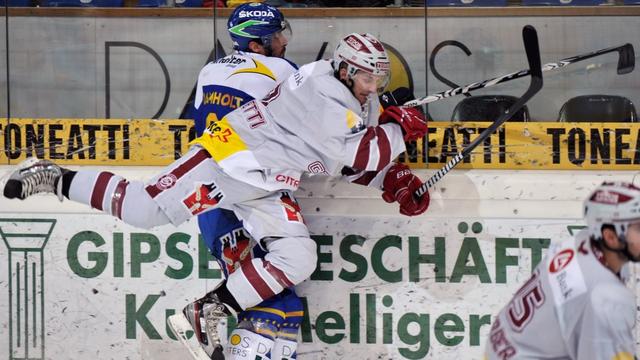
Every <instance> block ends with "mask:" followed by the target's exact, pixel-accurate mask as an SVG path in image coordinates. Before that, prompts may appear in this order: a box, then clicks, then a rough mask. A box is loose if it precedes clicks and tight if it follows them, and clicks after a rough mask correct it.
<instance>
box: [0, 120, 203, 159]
mask: <svg viewBox="0 0 640 360" xmlns="http://www.w3.org/2000/svg"><path fill="white" fill-rule="evenodd" d="M0 131H1V133H2V134H3V136H1V137H0V142H1V143H2V148H3V149H4V151H3V152H2V153H0V162H2V163H3V164H6V163H7V162H9V163H11V164H15V163H16V162H18V161H21V160H23V159H25V158H27V157H31V156H37V157H39V158H43V159H50V160H53V161H55V162H56V163H59V164H66V165H69V164H73V165H100V164H102V165H109V166H119V165H138V166H145V165H167V164H169V163H171V162H172V161H174V160H175V159H177V158H178V157H180V154H181V153H182V152H183V151H184V150H186V149H187V144H188V142H189V139H190V138H191V139H192V138H193V137H194V136H195V129H194V127H193V121H191V120H151V119H15V118H12V119H10V121H9V120H7V119H6V118H5V119H2V120H0Z"/></svg>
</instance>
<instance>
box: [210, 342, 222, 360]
mask: <svg viewBox="0 0 640 360" xmlns="http://www.w3.org/2000/svg"><path fill="white" fill-rule="evenodd" d="M211 360H224V351H223V350H222V346H220V345H218V346H216V348H215V349H214V350H213V354H211Z"/></svg>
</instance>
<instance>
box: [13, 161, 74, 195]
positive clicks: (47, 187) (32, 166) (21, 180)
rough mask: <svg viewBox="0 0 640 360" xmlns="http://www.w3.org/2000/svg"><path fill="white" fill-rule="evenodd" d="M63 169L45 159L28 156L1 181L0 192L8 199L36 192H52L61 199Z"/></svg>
mask: <svg viewBox="0 0 640 360" xmlns="http://www.w3.org/2000/svg"><path fill="white" fill-rule="evenodd" d="M64 171H65V170H64V169H62V168H61V167H60V166H58V165H56V164H54V163H52V162H51V161H47V160H40V159H37V158H29V159H27V160H25V161H23V162H21V163H20V164H18V168H17V169H16V170H14V171H13V172H12V173H11V174H10V175H9V176H8V177H7V178H5V179H3V181H2V192H3V194H4V196H5V197H7V198H9V199H20V200H24V199H26V198H27V197H29V196H31V195H33V194H37V193H42V192H46V193H52V194H56V195H57V196H58V199H59V200H60V201H62V181H59V180H60V178H61V177H62V174H63V173H64Z"/></svg>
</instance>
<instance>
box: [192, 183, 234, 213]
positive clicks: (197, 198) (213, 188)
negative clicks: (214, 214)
mask: <svg viewBox="0 0 640 360" xmlns="http://www.w3.org/2000/svg"><path fill="white" fill-rule="evenodd" d="M223 198H224V194H223V193H222V191H221V190H220V188H219V187H218V186H217V185H216V183H214V182H212V183H209V184H201V185H200V186H198V188H197V189H196V191H194V192H193V193H191V194H190V195H189V196H187V197H186V198H185V199H184V200H182V202H183V203H184V205H185V206H186V207H187V208H188V209H189V211H190V212H191V213H192V214H193V215H198V214H200V213H201V212H203V211H206V210H208V209H211V208H213V207H215V206H216V205H218V204H219V203H220V201H222V199H223Z"/></svg>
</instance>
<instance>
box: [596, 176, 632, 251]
mask: <svg viewBox="0 0 640 360" xmlns="http://www.w3.org/2000/svg"><path fill="white" fill-rule="evenodd" d="M584 216H585V220H586V222H587V226H588V227H589V235H591V237H592V239H594V240H596V241H602V226H603V225H612V226H613V227H614V228H615V231H616V234H617V235H618V238H619V239H620V241H621V242H623V243H626V236H625V235H626V232H627V229H628V228H629V224H630V223H632V222H634V221H638V220H640V188H637V187H636V186H634V185H633V184H631V183H627V182H604V183H602V185H600V186H598V187H597V188H596V189H595V190H594V191H593V192H592V193H591V195H589V197H588V198H587V199H586V200H585V202H584ZM625 249H626V247H625Z"/></svg>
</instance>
